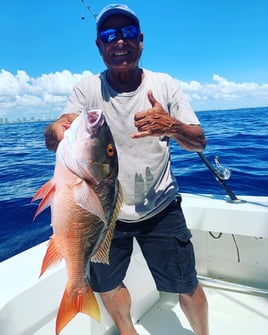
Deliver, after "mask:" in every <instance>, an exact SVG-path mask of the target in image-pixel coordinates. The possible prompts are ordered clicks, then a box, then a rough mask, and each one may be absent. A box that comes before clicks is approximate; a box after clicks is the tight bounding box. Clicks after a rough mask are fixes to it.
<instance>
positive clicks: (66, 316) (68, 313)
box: [56, 286, 100, 335]
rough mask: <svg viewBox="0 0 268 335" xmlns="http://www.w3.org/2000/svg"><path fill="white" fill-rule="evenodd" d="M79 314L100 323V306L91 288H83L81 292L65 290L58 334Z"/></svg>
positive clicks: (59, 313) (57, 328)
mask: <svg viewBox="0 0 268 335" xmlns="http://www.w3.org/2000/svg"><path fill="white" fill-rule="evenodd" d="M79 312H81V313H84V314H87V315H88V316H90V317H92V318H93V319H95V320H96V321H100V309H99V305H98V302H97V300H96V297H95V295H94V292H93V290H92V288H91V287H90V286H86V287H83V288H82V289H79V291H78V290H74V291H71V290H70V289H68V288H66V289H65V291H64V294H63V297H62V300H61V304H60V307H59V311H58V315H57V320H56V334H57V335H58V334H59V333H60V332H61V331H62V329H63V328H64V327H65V326H66V325H67V324H68V323H69V322H70V321H71V320H72V319H73V318H74V317H75V315H76V314H77V313H79Z"/></svg>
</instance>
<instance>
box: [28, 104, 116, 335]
mask: <svg viewBox="0 0 268 335" xmlns="http://www.w3.org/2000/svg"><path fill="white" fill-rule="evenodd" d="M37 199H42V201H41V202H40V204H39V206H38V208H37V211H36V213H35V217H36V216H37V215H38V214H39V213H40V212H41V211H42V210H44V209H45V208H46V207H48V206H51V221H52V228H53V235H52V237H51V239H50V242H49V245H48V248H47V251H46V254H45V257H44V259H43V264H42V268H41V274H40V276H41V275H42V274H43V273H44V272H45V271H46V269H47V268H48V267H49V266H50V265H52V264H53V263H55V262H57V261H59V260H61V259H62V258H63V259H64V260H65V263H66V268H67V274H68V280H67V284H66V288H65V292H64V294H63V297H62V301H61V304H60V307H59V310H58V315H57V320H56V334H59V333H60V332H61V330H62V329H63V328H64V327H65V326H66V325H67V323H68V322H69V321H71V319H72V318H73V317H75V315H76V314H77V313H78V312H82V313H85V314H87V315H89V316H91V317H93V318H94V319H96V320H100V310H99V307H98V303H97V300H96V298H95V295H94V293H93V291H92V288H91V287H90V271H89V268H90V267H89V265H90V261H94V262H103V263H107V264H109V249H110V243H111V239H112V237H113V231H114V227H115V223H116V220H117V216H118V213H119V211H120V206H121V203H122V195H121V187H120V184H119V181H118V158H117V152H116V148H115V144H114V141H113V137H112V134H111V131H110V129H109V127H108V125H107V123H106V121H105V118H104V115H103V113H102V111H101V110H94V111H89V112H82V113H81V114H80V115H79V116H78V117H77V118H76V119H75V120H74V122H73V123H72V125H71V127H70V128H69V129H68V130H66V131H65V133H64V138H63V139H62V141H61V142H60V144H59V146H58V149H57V152H56V164H55V170H54V176H53V178H52V179H51V180H50V181H48V182H47V183H46V184H45V185H43V186H42V187H41V189H40V190H39V191H37V193H36V194H35V196H34V197H33V200H32V201H35V200H37Z"/></svg>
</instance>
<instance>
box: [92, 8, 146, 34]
mask: <svg viewBox="0 0 268 335" xmlns="http://www.w3.org/2000/svg"><path fill="white" fill-rule="evenodd" d="M116 14H121V15H125V16H128V17H129V18H131V19H132V20H133V21H134V22H135V23H136V24H137V25H138V27H140V22H139V19H138V17H137V15H136V14H135V13H134V12H133V10H131V9H130V8H129V7H128V6H127V5H120V4H112V5H108V6H106V7H104V8H103V9H102V10H101V11H100V13H99V15H98V16H97V19H96V23H97V31H98V30H99V28H100V27H101V26H102V24H103V22H104V21H105V20H106V19H107V18H108V17H109V16H112V15H116Z"/></svg>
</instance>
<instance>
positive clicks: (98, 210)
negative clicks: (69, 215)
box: [73, 180, 107, 225]
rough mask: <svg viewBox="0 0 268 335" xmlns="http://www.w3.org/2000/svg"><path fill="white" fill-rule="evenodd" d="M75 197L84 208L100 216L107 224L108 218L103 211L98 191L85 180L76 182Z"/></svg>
mask: <svg viewBox="0 0 268 335" xmlns="http://www.w3.org/2000/svg"><path fill="white" fill-rule="evenodd" d="M73 188H74V199H75V201H76V203H77V204H78V205H79V206H81V207H82V208H84V209H85V210H86V211H88V212H90V213H92V214H94V215H96V216H98V217H99V218H100V219H101V221H102V222H103V223H104V224H105V225H107V220H106V217H105V214H104V211H103V207H102V204H101V202H100V199H99V197H98V195H97V194H96V192H95V191H94V190H93V188H92V187H90V185H89V184H88V183H87V182H85V181H84V180H83V181H80V182H79V183H77V184H75V185H74V186H73Z"/></svg>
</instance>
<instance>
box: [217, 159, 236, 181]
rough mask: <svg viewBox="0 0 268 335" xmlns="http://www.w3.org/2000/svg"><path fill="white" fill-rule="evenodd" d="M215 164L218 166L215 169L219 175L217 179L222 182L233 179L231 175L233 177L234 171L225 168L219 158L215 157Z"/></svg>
mask: <svg viewBox="0 0 268 335" xmlns="http://www.w3.org/2000/svg"><path fill="white" fill-rule="evenodd" d="M214 163H215V165H216V167H215V172H216V174H217V177H218V178H219V179H221V180H228V179H230V178H231V175H232V170H231V169H229V168H227V167H225V166H223V165H222V164H221V163H220V158H219V156H215V158H214Z"/></svg>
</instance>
